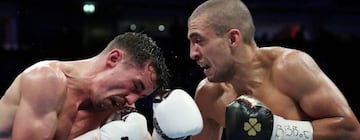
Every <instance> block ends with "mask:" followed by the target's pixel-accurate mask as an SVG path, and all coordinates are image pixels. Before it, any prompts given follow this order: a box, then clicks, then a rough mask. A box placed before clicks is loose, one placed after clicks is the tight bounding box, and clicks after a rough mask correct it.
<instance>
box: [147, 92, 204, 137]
mask: <svg viewBox="0 0 360 140" xmlns="http://www.w3.org/2000/svg"><path fill="white" fill-rule="evenodd" d="M202 127H203V121H202V117H201V114H200V111H199V109H198V107H197V105H196V103H195V102H194V100H193V98H192V97H191V96H190V95H189V94H188V93H186V92H185V91H184V90H181V89H175V90H173V91H171V93H170V95H169V96H168V97H167V98H166V99H165V100H163V101H162V102H160V103H159V104H158V105H157V106H156V108H155V109H154V131H153V135H152V138H153V140H162V139H184V138H186V137H187V136H190V135H196V134H198V133H200V131H201V130H202Z"/></svg>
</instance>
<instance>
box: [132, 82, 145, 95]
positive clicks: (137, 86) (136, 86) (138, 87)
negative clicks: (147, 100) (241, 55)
mask: <svg viewBox="0 0 360 140" xmlns="http://www.w3.org/2000/svg"><path fill="white" fill-rule="evenodd" d="M133 86H134V92H136V93H140V92H141V91H143V90H144V89H145V85H144V83H142V82H141V81H136V80H134V81H133Z"/></svg>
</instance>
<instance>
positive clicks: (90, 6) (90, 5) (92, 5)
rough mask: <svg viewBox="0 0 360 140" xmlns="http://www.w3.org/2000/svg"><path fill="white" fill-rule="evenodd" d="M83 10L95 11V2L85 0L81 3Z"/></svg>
mask: <svg viewBox="0 0 360 140" xmlns="http://www.w3.org/2000/svg"><path fill="white" fill-rule="evenodd" d="M82 9H83V12H84V13H85V14H92V13H94V12H95V2H85V3H84V4H83V7H82Z"/></svg>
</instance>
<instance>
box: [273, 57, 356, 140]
mask: <svg viewBox="0 0 360 140" xmlns="http://www.w3.org/2000/svg"><path fill="white" fill-rule="evenodd" d="M279 64H280V65H278V67H277V68H276V70H275V72H274V78H275V82H276V84H277V86H278V87H279V89H280V90H282V91H283V92H285V93H287V94H288V95H289V96H291V97H292V98H293V99H295V100H296V101H298V103H299V105H300V107H301V109H302V110H303V111H304V112H305V113H306V114H307V115H308V116H309V117H310V119H311V121H312V122H311V123H312V126H313V130H314V137H313V138H314V139H315V140H320V139H321V140H322V139H326V140H332V139H334V140H335V139H360V136H359V135H360V128H359V122H358V120H357V119H356V117H355V115H354V113H353V112H352V110H351V108H350V107H349V105H348V103H347V101H346V99H345V97H344V96H343V95H342V93H341V91H340V90H339V89H338V88H337V87H336V86H335V84H334V83H333V82H332V81H331V80H330V79H329V78H328V77H327V76H326V75H325V74H324V73H323V72H322V71H321V69H320V68H319V67H318V65H317V64H316V63H315V61H314V60H313V59H312V58H311V57H310V56H309V55H307V54H305V53H303V52H299V51H294V52H290V53H287V54H286V55H284V56H283V57H282V58H281V59H280V61H279Z"/></svg>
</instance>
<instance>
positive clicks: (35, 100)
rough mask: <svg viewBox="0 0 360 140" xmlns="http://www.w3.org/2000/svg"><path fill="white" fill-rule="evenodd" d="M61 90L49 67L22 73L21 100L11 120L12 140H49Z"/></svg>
mask: <svg viewBox="0 0 360 140" xmlns="http://www.w3.org/2000/svg"><path fill="white" fill-rule="evenodd" d="M64 87H65V86H64V83H63V82H61V81H60V79H59V78H58V77H57V76H56V74H55V73H54V71H53V70H52V69H51V68H49V67H40V68H35V69H31V70H26V71H25V72H24V73H23V74H22V76H21V79H20V92H21V100H20V104H19V107H18V109H17V112H16V116H15V120H14V126H13V131H12V139H13V140H24V139H33V140H45V139H47V140H50V139H53V137H54V135H55V131H56V127H57V121H58V118H57V116H58V112H57V111H58V110H60V109H59V103H61V102H62V97H63V96H62V94H61V93H62V92H64V90H63V89H64Z"/></svg>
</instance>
